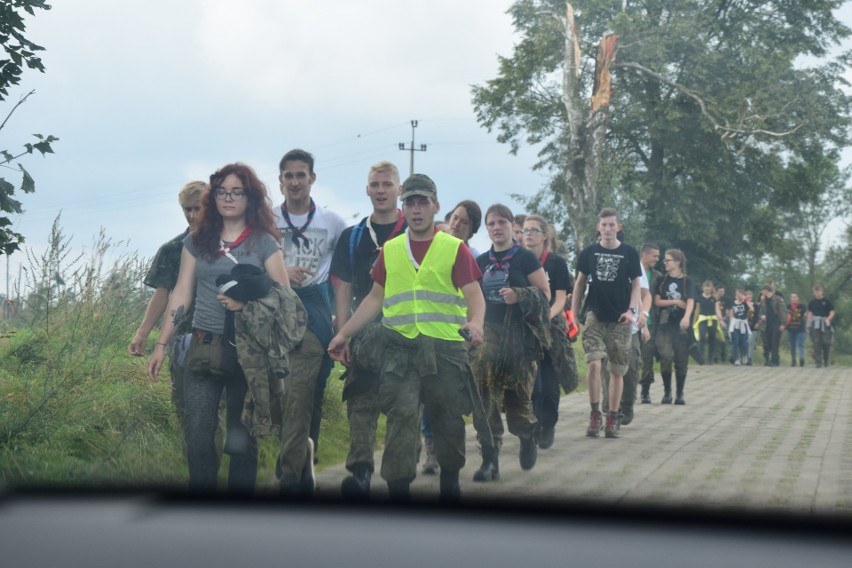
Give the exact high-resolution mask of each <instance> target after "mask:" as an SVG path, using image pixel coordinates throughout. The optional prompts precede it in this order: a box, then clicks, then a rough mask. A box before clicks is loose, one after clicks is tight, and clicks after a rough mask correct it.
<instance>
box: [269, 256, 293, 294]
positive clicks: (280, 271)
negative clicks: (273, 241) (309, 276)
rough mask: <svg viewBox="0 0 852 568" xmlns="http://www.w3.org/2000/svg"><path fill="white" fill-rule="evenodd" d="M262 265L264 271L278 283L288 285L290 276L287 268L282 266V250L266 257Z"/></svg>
mask: <svg viewBox="0 0 852 568" xmlns="http://www.w3.org/2000/svg"><path fill="white" fill-rule="evenodd" d="M263 267H264V268H265V269H266V273H267V274H268V275H269V277H270V278H272V279H273V280H275V281H276V282H278V283H279V284H283V285H284V286H288V287H289V286H290V278H289V277H288V275H287V268H286V267H285V266H284V252H283V251H279V252H276V253H275V254H273V255H272V256H270V257H269V258H267V259H266V262H264V263H263Z"/></svg>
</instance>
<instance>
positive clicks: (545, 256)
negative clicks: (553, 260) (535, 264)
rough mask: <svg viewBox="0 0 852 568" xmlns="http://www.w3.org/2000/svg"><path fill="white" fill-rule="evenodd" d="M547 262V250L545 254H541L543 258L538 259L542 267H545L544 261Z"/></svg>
mask: <svg viewBox="0 0 852 568" xmlns="http://www.w3.org/2000/svg"><path fill="white" fill-rule="evenodd" d="M546 260H547V250H545V251H544V252H543V253H541V257H540V258H539V259H538V261H539V262H540V263H541V265H542V266H544V261H546Z"/></svg>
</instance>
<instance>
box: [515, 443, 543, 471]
mask: <svg viewBox="0 0 852 568" xmlns="http://www.w3.org/2000/svg"><path fill="white" fill-rule="evenodd" d="M518 459H519V461H520V462H521V469H523V470H530V469H532V468H533V467H535V462H536V460H537V459H538V444H537V443H536V439H535V435H532V436H530V437H529V438H521V453H520V455H519V456H518Z"/></svg>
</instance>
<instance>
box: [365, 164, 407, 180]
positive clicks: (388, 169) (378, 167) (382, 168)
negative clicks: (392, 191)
mask: <svg viewBox="0 0 852 568" xmlns="http://www.w3.org/2000/svg"><path fill="white" fill-rule="evenodd" d="M373 172H375V173H377V174H390V175H392V176H393V179H394V181H396V185H399V169H397V167H396V166H395V165H393V163H391V162H388V161H387V160H382V161H381V162H376V163H375V164H373V165H372V166H370V172H369V173H368V174H367V181H368V182H369V179H370V174H372V173H373Z"/></svg>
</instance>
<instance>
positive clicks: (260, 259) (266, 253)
mask: <svg viewBox="0 0 852 568" xmlns="http://www.w3.org/2000/svg"><path fill="white" fill-rule="evenodd" d="M225 244H226V245H228V244H230V243H227V242H226V243H225ZM183 246H184V247H186V250H187V252H189V254H191V255H192V256H194V257H195V260H196V263H195V317H194V318H193V320H192V327H194V328H198V329H202V330H204V331H209V332H212V333H220V334H221V333H223V332H224V330H225V307H224V306H223V305H222V304H220V303H219V302H218V301H217V300H216V296H217V295H218V294H219V289H218V287H217V286H216V278H217V277H218V276H219V275H220V274H230V273H231V269H232V268H234V266H235V264H234V261H233V260H231V259H230V258H228V257H227V256H219V257H218V258H217V259H216V261H215V262H210V261H209V260H207V259H206V258H199V257H198V251H197V250H196V248H195V246H194V245H193V244H192V235H187V236H186V238H185V239H184V241H183ZM280 250H281V247H280V246H279V244H278V242H277V241H276V240H275V238H274V237H273V236H272V235H270V234H269V233H257V232H255V233H253V234H252V235H251V236H249V238H248V239H246V240H245V242H243V243H242V244H241V245H240V246H238V247H237V248H235V249H233V250H231V255H232V256H233V257H234V258H236V259H237V261H238V262H239V263H240V264H253V265H255V266H258V267H260V268H264V263H265V262H266V259H268V258H269V257H270V256H272V255H273V254H275V253H277V252H279V251H280Z"/></svg>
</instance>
